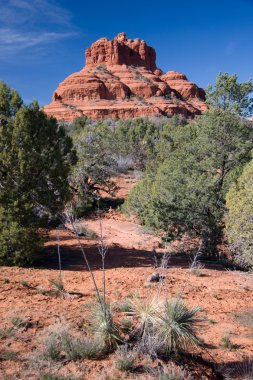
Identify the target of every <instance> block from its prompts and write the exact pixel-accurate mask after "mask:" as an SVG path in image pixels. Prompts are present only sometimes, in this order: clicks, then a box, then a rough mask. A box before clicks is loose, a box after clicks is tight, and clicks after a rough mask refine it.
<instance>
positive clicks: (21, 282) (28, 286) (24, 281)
mask: <svg viewBox="0 0 253 380" xmlns="http://www.w3.org/2000/svg"><path fill="white" fill-rule="evenodd" d="M19 283H20V285H22V286H24V287H25V288H30V285H29V284H28V282H27V281H26V280H20V281H19Z"/></svg>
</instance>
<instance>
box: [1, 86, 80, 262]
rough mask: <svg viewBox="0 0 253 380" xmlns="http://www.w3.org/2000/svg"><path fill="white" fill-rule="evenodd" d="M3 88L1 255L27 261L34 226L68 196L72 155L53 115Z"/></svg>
mask: <svg viewBox="0 0 253 380" xmlns="http://www.w3.org/2000/svg"><path fill="white" fill-rule="evenodd" d="M1 89H2V92H1V96H2V98H0V104H4V107H2V114H3V116H4V119H2V120H1V124H0V208H1V218H0V227H1V229H0V235H1V237H0V239H1V243H2V244H1V252H0V260H1V261H2V262H4V263H8V264H11V263H12V264H27V263H30V262H31V261H32V260H33V253H34V251H35V250H36V249H37V241H36V240H38V238H35V232H36V230H37V228H39V227H41V226H45V225H46V223H47V221H48V220H49V218H52V216H54V215H56V214H57V213H58V212H60V211H61V210H62V209H63V207H64V202H65V201H66V200H67V199H68V198H69V196H70V192H69V187H68V181H67V178H68V174H69V171H70V165H71V163H72V162H74V160H75V155H74V152H73V150H72V142H71V139H70V138H69V137H67V136H66V134H65V131H64V130H63V128H60V127H59V126H58V125H57V121H56V119H54V118H48V117H47V116H46V115H45V114H44V112H43V111H41V110H39V108H38V107H35V106H34V103H33V104H32V105H31V106H30V107H27V106H21V105H22V102H21V101H20V100H19V96H18V94H17V93H16V92H14V91H10V90H9V87H8V86H7V85H5V84H2V87H1ZM10 93H11V94H15V96H14V97H11V96H10ZM3 100H4V101H3ZM14 100H15V101H14ZM9 110H11V112H10V111H9ZM21 231H22V234H23V238H22V239H20V235H21ZM22 241H23V243H22Z"/></svg>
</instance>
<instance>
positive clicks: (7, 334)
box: [0, 327, 15, 339]
mask: <svg viewBox="0 0 253 380" xmlns="http://www.w3.org/2000/svg"><path fill="white" fill-rule="evenodd" d="M14 335H15V332H14V329H13V327H10V328H6V327H5V328H0V339H6V338H11V337H13V336H14Z"/></svg>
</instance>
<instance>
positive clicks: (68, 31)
mask: <svg viewBox="0 0 253 380" xmlns="http://www.w3.org/2000/svg"><path fill="white" fill-rule="evenodd" d="M123 31H124V32H126V33H127V35H128V37H130V38H136V37H139V38H141V39H145V40H146V41H147V43H148V44H149V45H150V46H152V47H154V48H155V49H156V53H157V66H158V67H160V68H161V69H162V70H164V71H168V70H176V71H180V72H183V73H184V74H186V75H187V77H188V78H189V79H190V80H192V81H194V82H195V83H197V84H198V85H199V86H202V87H206V86H207V85H208V83H213V82H214V80H215V77H216V75H217V74H218V73H219V72H220V71H223V72H224V71H227V72H229V73H230V74H232V73H237V74H238V77H239V79H240V80H241V81H245V80H247V79H249V78H250V77H252V76H253V0H239V1H237V0H236V1H235V0H230V1H229V0H219V1H217V0H209V1H207V0H206V1H203V0H202V1H200V0H179V1H176V0H173V1H171V0H165V1H163V0H156V1H142V0H141V1H138V0H129V1H119V0H117V1H115V0H112V1H102V0H96V1H88V0H86V1H85V0H72V1H71V0H68V1H67V0H62V1H60V0H58V1H57V0H33V1H31V0H0V80H3V81H5V82H7V83H9V85H10V86H11V87H14V88H16V89H17V90H18V91H19V92H20V94H21V95H22V97H23V99H24V100H25V101H26V102H30V101H31V100H32V99H38V101H39V103H40V104H41V105H43V104H47V103H49V102H50V99H51V96H52V93H53V91H54V90H55V88H56V87H57V86H58V83H59V82H61V81H62V80H63V79H64V78H65V77H66V76H68V75H70V74H71V73H73V72H75V71H79V70H80V69H81V68H82V67H83V65H84V51H85V49H86V48H87V47H88V46H90V44H91V43H92V42H94V41H95V40H97V39H98V38H100V37H108V38H113V37H114V36H116V35H117V34H118V33H119V32H123Z"/></svg>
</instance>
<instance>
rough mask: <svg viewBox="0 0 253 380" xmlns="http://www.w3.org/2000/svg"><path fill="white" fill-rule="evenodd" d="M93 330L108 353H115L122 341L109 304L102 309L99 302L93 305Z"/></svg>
mask: <svg viewBox="0 0 253 380" xmlns="http://www.w3.org/2000/svg"><path fill="white" fill-rule="evenodd" d="M90 322H91V330H92V332H93V333H94V334H95V336H96V337H97V339H99V340H101V341H102V342H103V344H104V347H105V350H106V351H113V350H114V349H115V348H116V347H117V343H118V342H119V341H120V337H119V332H118V327H117V325H116V323H115V322H114V319H113V310H112V308H111V306H110V304H108V303H104V304H103V306H102V307H101V304H100V303H99V302H96V303H94V304H93V305H92V312H91V321H90Z"/></svg>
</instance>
